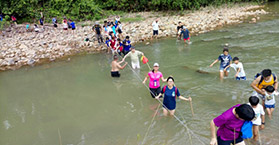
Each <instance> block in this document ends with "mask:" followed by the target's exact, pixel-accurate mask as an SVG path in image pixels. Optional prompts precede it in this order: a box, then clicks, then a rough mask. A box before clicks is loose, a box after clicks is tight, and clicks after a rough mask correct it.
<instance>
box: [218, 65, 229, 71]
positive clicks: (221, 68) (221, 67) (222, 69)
mask: <svg viewBox="0 0 279 145" xmlns="http://www.w3.org/2000/svg"><path fill="white" fill-rule="evenodd" d="M226 67H227V66H225V67H223V66H220V68H219V70H220V72H224V69H225V68H226ZM227 72H230V68H227Z"/></svg>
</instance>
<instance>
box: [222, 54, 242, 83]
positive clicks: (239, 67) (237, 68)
mask: <svg viewBox="0 0 279 145" xmlns="http://www.w3.org/2000/svg"><path fill="white" fill-rule="evenodd" d="M229 67H232V68H234V70H235V71H236V74H235V75H234V77H235V79H236V80H246V74H245V71H244V68H243V64H242V63H241V62H239V58H238V57H234V58H233V64H230V65H228V66H227V67H226V68H225V69H224V70H227V69H228V68H229Z"/></svg>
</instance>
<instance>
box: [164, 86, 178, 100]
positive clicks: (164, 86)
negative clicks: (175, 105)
mask: <svg viewBox="0 0 279 145" xmlns="http://www.w3.org/2000/svg"><path fill="white" fill-rule="evenodd" d="M166 88H167V86H164V88H163V93H165V91H166ZM174 88H175V99H176V96H177V88H176V87H174Z"/></svg>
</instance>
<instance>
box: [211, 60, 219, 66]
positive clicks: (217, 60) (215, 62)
mask: <svg viewBox="0 0 279 145" xmlns="http://www.w3.org/2000/svg"><path fill="white" fill-rule="evenodd" d="M218 61H219V59H216V60H215V61H214V62H213V63H212V64H211V65H210V67H212V66H213V65H214V64H215V63H217V62H218Z"/></svg>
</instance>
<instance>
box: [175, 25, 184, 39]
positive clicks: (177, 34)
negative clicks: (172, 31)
mask: <svg viewBox="0 0 279 145" xmlns="http://www.w3.org/2000/svg"><path fill="white" fill-rule="evenodd" d="M182 29H183V24H182V23H181V22H180V21H179V22H178V26H177V30H176V36H177V38H178V40H181V31H182Z"/></svg>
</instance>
